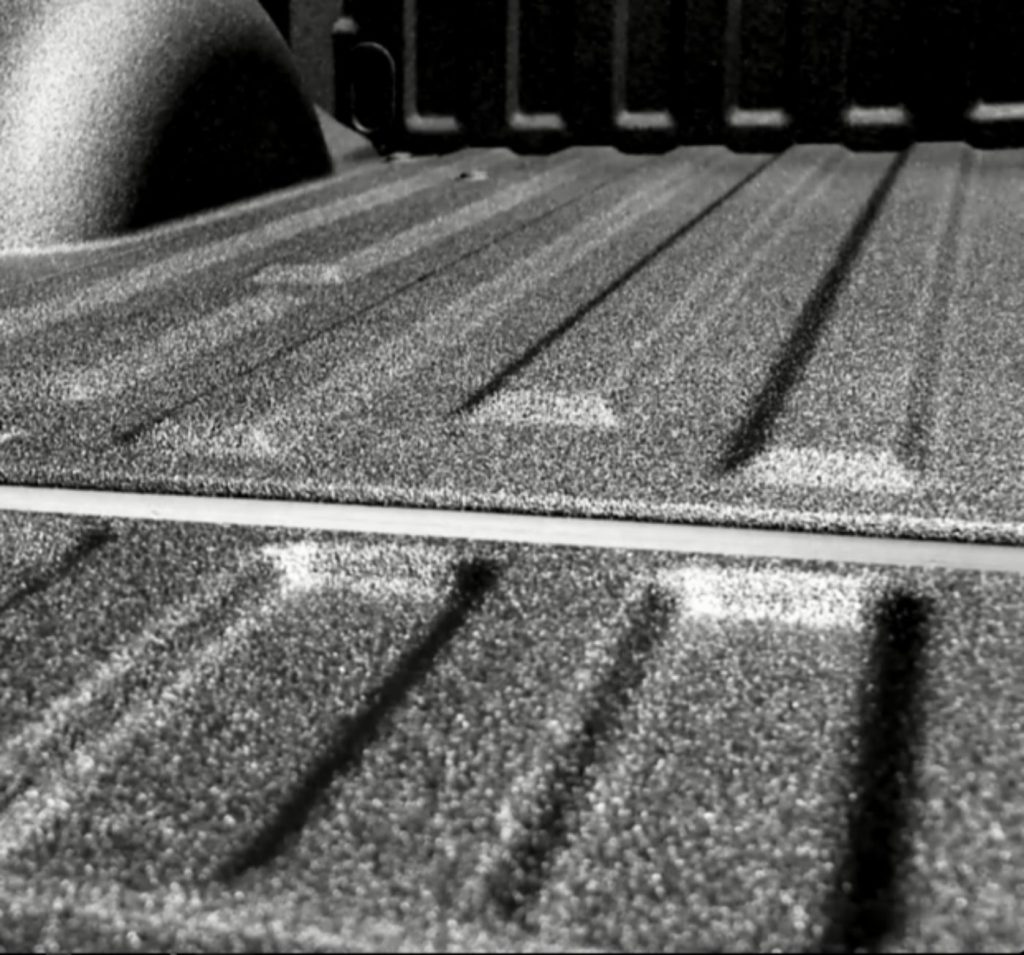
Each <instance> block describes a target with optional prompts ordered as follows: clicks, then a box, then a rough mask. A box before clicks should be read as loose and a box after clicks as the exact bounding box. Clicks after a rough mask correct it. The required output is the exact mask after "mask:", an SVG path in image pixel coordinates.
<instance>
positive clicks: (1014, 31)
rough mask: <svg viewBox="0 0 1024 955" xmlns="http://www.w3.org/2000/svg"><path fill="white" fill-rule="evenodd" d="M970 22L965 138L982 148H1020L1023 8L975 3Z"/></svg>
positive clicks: (992, 0) (1023, 136) (1004, 0)
mask: <svg viewBox="0 0 1024 955" xmlns="http://www.w3.org/2000/svg"><path fill="white" fill-rule="evenodd" d="M975 23H976V33H975V35H974V39H975V42H974V44H973V50H972V53H971V58H970V59H971V66H972V70H971V77H970V87H969V89H970V96H969V110H968V113H967V122H968V133H967V135H968V137H969V138H970V139H971V141H972V142H974V143H976V144H978V145H983V146H1010V145H1013V146H1020V145H1024V68H1022V65H1021V57H1022V51H1024V4H1021V3H1019V2H1018V0H979V2H978V8H977V17H976V21H975Z"/></svg>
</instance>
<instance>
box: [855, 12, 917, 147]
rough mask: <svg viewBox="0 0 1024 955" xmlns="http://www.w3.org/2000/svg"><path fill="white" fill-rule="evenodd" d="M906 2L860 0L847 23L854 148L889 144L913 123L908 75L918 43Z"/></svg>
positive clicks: (902, 138) (903, 138) (897, 142)
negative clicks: (909, 106) (909, 103)
mask: <svg viewBox="0 0 1024 955" xmlns="http://www.w3.org/2000/svg"><path fill="white" fill-rule="evenodd" d="M918 39H919V38H918V37H917V36H915V35H914V24H913V22H912V21H911V20H910V18H909V17H908V9H907V5H906V4H902V3H892V2H891V0H856V2H854V3H851V4H850V8H849V20H848V23H847V28H846V55H845V57H844V61H845V73H846V97H845V98H846V104H847V105H846V109H845V111H844V113H843V128H844V140H845V141H846V143H847V144H848V145H850V146H853V147H858V148H882V149H891V148H896V147H898V146H901V145H903V144H905V143H906V142H907V141H909V139H910V138H911V135H912V132H913V128H912V124H911V114H910V111H909V108H908V86H909V82H908V80H909V76H910V74H911V73H912V72H913V71H914V70H915V69H916V68H917V67H916V64H915V63H914V62H913V59H914V51H915V49H916V44H917V42H918Z"/></svg>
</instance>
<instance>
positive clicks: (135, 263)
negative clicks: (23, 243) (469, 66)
mask: <svg viewBox="0 0 1024 955" xmlns="http://www.w3.org/2000/svg"><path fill="white" fill-rule="evenodd" d="M1021 160H1022V156H1021V152H1020V151H1019V150H1009V151H1001V152H981V151H977V150H973V149H971V148H970V147H968V146H965V145H962V144H955V143H930V144H919V145H917V146H914V147H912V148H911V149H910V150H909V151H908V152H907V153H904V154H895V153H852V152H848V151H846V150H845V149H844V148H842V147H840V146H811V145H803V146H797V147H794V148H791V149H789V150H788V151H786V152H784V153H782V154H780V155H778V156H774V157H770V156H758V155H737V154H732V153H730V152H728V151H727V150H724V149H721V148H717V147H693V148H689V147H688V148H683V149H678V150H675V151H673V152H671V153H668V154H666V155H663V156H657V157H650V156H626V155H622V154H618V153H616V152H615V151H613V150H611V149H606V148H597V147H595V148H573V149H569V150H566V151H564V152H561V153H556V154H554V155H551V156H543V157H539V156H535V157H516V156H513V155H512V154H511V153H508V152H506V151H503V150H466V151H463V152H457V153H454V154H451V155H449V156H444V157H433V158H425V159H416V160H411V161H409V162H404V163H390V164H389V163H383V162H378V161H376V160H366V161H353V162H352V163H350V164H349V166H348V167H342V168H343V170H344V171H343V172H341V173H340V174H339V175H338V177H337V178H335V179H333V180H331V181H329V182H325V183H321V184H318V185H316V186H310V187H305V188H301V189H296V190H292V191H291V192H289V193H287V194H284V195H281V196H273V197H269V198H266V199H263V200H260V201H258V202H255V203H251V204H249V205H248V206H246V207H244V208H242V209H240V210H237V211H235V212H228V213H219V214H217V215H216V216H213V217H211V218H209V219H201V220H197V221H195V222H192V223H187V224H184V225H182V224H179V225H177V226H175V227H173V228H171V229H169V230H165V231H162V232H154V233H152V234H151V235H149V236H148V237H143V238H140V239H138V240H133V241H130V242H125V241H122V242H116V243H109V244H107V245H105V246H103V247H101V248H96V249H91V250H90V249H85V250H78V251H67V252H61V253H53V254H51V255H47V256H38V257H35V258H27V257H21V258H11V257H8V258H7V259H5V260H3V262H2V264H0V272H2V274H3V275H4V276H5V285H6V288H5V305H4V308H3V310H2V311H0V342H2V348H0V479H3V480H5V481H7V482H13V483H30V484H31V483H41V484H58V485H64V486H69V485H70V486H92V487H104V488H121V489H129V488H130V489H139V490H153V491H159V490H187V491H190V492H193V493H218V494H224V493H226V494H230V495H238V494H243V495H255V496H271V497H297V498H308V499H322V500H341V501H348V502H367V503H375V502H380V503H405V504H413V505H422V506H428V507H429V506H441V507H455V508H482V509H488V510H509V511H529V512H541V513H561V514H583V515H613V516H614V515H618V516H628V517H640V518H645V517H650V518H654V519H659V520H679V521H691V522H698V523H716V524H732V525H737V524H739V525H761V526H782V527H803V528H813V529H832V530H840V531H854V532H867V533H874V534H883V535H893V534H896V535H903V536H918V537H921V536H923V537H956V538H959V539H967V540H972V539H973V540H982V539H987V540H1002V541H1013V542H1019V541H1021V540H1024V521H1022V513H1024V509H1022V504H1024V498H1022V494H1021V482H1020V477H1019V475H1020V469H1019V461H1020V457H1021V446H1020V440H1021V439H1020V436H1021V434H1024V419H1022V418H1021V409H1022V407H1024V406H1022V404H1021V402H1020V401H1019V400H1018V397H1019V396H1018V391H1019V377H1020V376H1019V366H1020V362H1021V337H1020V334H1019V331H1020V329H1019V321H1018V318H1019V314H1020V310H1021V304H1022V303H1021V301H1020V298H1021V295H1022V294H1024V293H1022V292H1021V291H1020V290H1021V289H1024V281H1022V278H1024V276H1022V274H1021V270H1022V269H1024V266H1022V264H1021V259H1020V256H1018V255H1017V254H1016V252H1015V249H1016V243H1015V237H1016V236H1017V235H1018V233H1019V231H1020V224H1021V223H1020V219H1021V211H1020V210H1021V204H1020V202H1018V201H1016V199H1015V197H1017V196H1018V195H1019V193H1020V191H1021V189H1022V181H1024V180H1022V178H1021V172H1020V170H1021ZM476 173H479V174H476Z"/></svg>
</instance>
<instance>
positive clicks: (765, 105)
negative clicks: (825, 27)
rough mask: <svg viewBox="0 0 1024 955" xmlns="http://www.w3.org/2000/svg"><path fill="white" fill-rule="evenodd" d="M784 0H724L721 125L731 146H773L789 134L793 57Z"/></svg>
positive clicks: (792, 42) (768, 148)
mask: <svg viewBox="0 0 1024 955" xmlns="http://www.w3.org/2000/svg"><path fill="white" fill-rule="evenodd" d="M788 13H789V2H788V0H729V26H728V37H727V53H726V127H727V130H728V132H727V138H728V141H729V144H730V145H731V146H733V148H735V149H754V150H762V149H763V150H775V149H780V148H782V147H784V146H785V145H786V144H787V143H788V142H789V141H790V140H791V138H792V135H793V125H794V119H793V82H792V71H793V65H794V63H795V61H796V56H795V53H796V50H795V44H794V40H795V38H793V37H791V35H790V34H791V28H790V18H789V16H788Z"/></svg>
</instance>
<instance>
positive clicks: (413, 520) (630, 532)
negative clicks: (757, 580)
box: [0, 485, 1024, 573]
mask: <svg viewBox="0 0 1024 955" xmlns="http://www.w3.org/2000/svg"><path fill="white" fill-rule="evenodd" d="M2 510H7V511H13V512H19V513H28V514H55V515H56V514H61V515H74V516H82V517H102V518H110V519H115V518H116V519H127V520H143V521H164V522H170V523H178V524H216V525H234V526H247V527H275V528H294V529H302V530H317V531H333V532H341V533H359V534H381V535H388V536H398V537H436V538H443V539H454V540H473V541H498V542H506V543H519V544H535V545H541V546H561V547H589V548H599V549H606V550H653V551H666V552H673V553H688V554H709V555H720V556H733V557H748V558H779V559H788V560H804V561H816V562H820V563H844V564H871V565H882V566H914V567H936V568H938V567H941V568H947V569H955V570H973V571H996V572H1007V573H1022V572H1024V547H1019V546H1017V545H1013V544H992V543H972V542H965V541H945V540H917V539H905V538H891V537H868V536H855V535H845V534H837V533H825V532H816V531H802V530H778V529H771V528H740V527H719V526H709V525H705V524H688V523H666V522H657V521H638V520H632V519H616V518H588V517H568V516H552V515H538V514H517V513H514V512H509V513H506V512H495V511H458V510H442V509H434V508H416V507H393V506H390V505H379V504H343V503H334V502H319V501H295V500H275V499H267V498H252V499H250V498H225V497H199V496H192V495H178V494H148V493H136V492H128V491H98V490H82V489H71V488H39V487H21V486H14V485H4V486H0V511H2Z"/></svg>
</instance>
